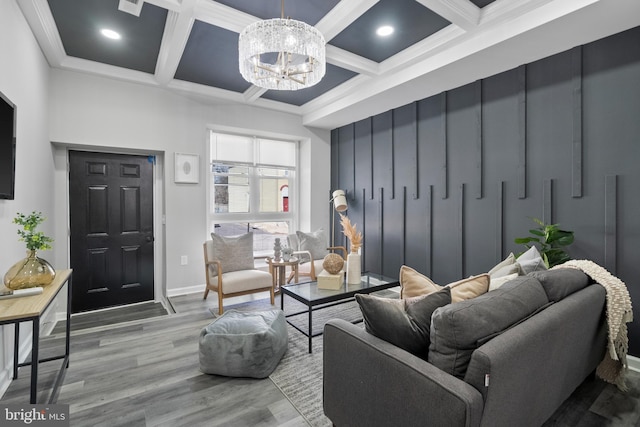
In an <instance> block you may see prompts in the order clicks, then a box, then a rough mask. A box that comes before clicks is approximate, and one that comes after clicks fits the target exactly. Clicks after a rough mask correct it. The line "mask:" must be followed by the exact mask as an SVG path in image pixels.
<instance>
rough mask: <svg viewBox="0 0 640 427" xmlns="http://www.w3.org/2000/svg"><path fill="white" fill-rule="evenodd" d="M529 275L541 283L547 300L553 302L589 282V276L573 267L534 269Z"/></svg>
mask: <svg viewBox="0 0 640 427" xmlns="http://www.w3.org/2000/svg"><path fill="white" fill-rule="evenodd" d="M529 276H531V277H535V278H536V279H537V280H538V281H539V282H540V283H541V284H542V287H543V288H544V291H545V292H546V293H547V297H548V298H549V301H554V302H555V301H560V300H561V299H563V298H564V297H566V296H568V295H571V294H572V293H574V292H576V291H579V290H580V289H582V288H584V287H586V286H587V285H588V284H589V283H591V279H589V276H587V275H586V274H584V273H583V272H582V271H580V270H576V269H573V268H558V269H556V270H545V271H535V272H533V273H530V274H529Z"/></svg>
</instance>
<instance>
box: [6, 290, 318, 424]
mask: <svg viewBox="0 0 640 427" xmlns="http://www.w3.org/2000/svg"><path fill="white" fill-rule="evenodd" d="M201 298H202V297H200V300H201ZM208 303H209V304H211V305H215V302H214V301H209V302H208ZM138 309H140V307H137V306H132V307H131V308H130V310H132V311H136V310H138ZM121 311H122V314H123V318H127V319H129V318H131V316H135V314H132V313H129V312H128V310H126V309H124V310H121ZM112 314H113V313H108V315H109V316H111V315H112ZM81 317H82V321H81V322H75V325H76V326H74V327H72V341H71V358H70V365H69V369H68V370H67V372H66V375H65V379H64V383H63V386H62V387H61V389H60V393H59V397H58V403H68V404H70V412H71V425H72V426H74V427H75V426H109V427H111V426H172V427H173V426H307V425H308V424H307V423H306V421H305V420H304V418H302V417H301V416H300V414H299V413H298V411H297V410H296V409H295V408H294V407H293V405H292V404H291V403H290V402H289V401H288V400H287V399H286V397H285V396H284V395H283V394H282V393H281V392H280V390H279V389H278V388H277V387H276V386H275V385H274V384H273V382H272V381H271V380H270V379H268V378H266V379H260V380H258V379H246V378H225V377H219V376H214V375H205V374H202V373H201V372H200V371H199V369H198V335H199V333H200V330H201V329H202V328H203V327H204V326H205V325H207V324H209V323H210V322H211V321H212V319H213V316H212V315H211V312H210V311H209V310H208V309H204V310H194V311H193V312H191V313H178V314H173V315H165V316H162V317H154V318H151V319H147V320H134V321H128V322H126V323H121V324H110V325H105V312H99V313H97V314H96V315H95V316H93V317H94V318H95V319H94V320H95V323H94V324H93V325H91V321H90V318H91V317H92V316H91V315H90V314H83V315H82V316H81ZM75 327H81V329H75ZM63 348H64V328H62V329H56V331H55V333H54V334H53V335H52V336H51V337H49V338H46V339H43V340H42V343H41V349H42V350H41V355H42V357H47V356H53V355H57V354H59V353H60V352H62V351H63ZM168 348H169V349H171V351H169V352H168V351H166V349H168ZM40 366H41V368H40V376H39V389H38V390H39V393H38V401H39V402H44V401H46V400H47V399H48V397H49V394H50V388H51V386H52V382H53V379H54V376H55V374H56V372H57V370H58V369H59V367H60V363H59V362H48V363H44V364H41V365H40ZM29 374H30V371H29V369H28V368H21V369H20V378H19V379H18V380H15V381H13V382H12V384H11V385H10V387H9V389H8V390H7V392H6V393H5V395H4V396H3V397H2V399H0V403H5V404H6V403H25V402H27V401H28V396H29V377H30V375H29Z"/></svg>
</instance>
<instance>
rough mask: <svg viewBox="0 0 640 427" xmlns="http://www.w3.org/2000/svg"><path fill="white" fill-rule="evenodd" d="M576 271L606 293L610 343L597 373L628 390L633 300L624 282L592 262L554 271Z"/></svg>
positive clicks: (576, 262)
mask: <svg viewBox="0 0 640 427" xmlns="http://www.w3.org/2000/svg"><path fill="white" fill-rule="evenodd" d="M556 268H574V269H578V270H582V271H583V272H584V273H585V274H586V275H587V276H589V277H591V278H592V279H593V280H594V281H596V282H597V283H599V284H600V285H602V286H603V287H604V289H605V290H606V292H607V312H606V313H607V326H608V333H609V341H608V344H607V350H608V351H607V353H606V354H605V356H604V359H603V360H602V362H600V365H598V368H597V369H596V374H597V375H598V376H599V377H600V378H602V379H603V380H605V381H607V382H609V383H611V384H615V385H616V386H617V387H618V388H619V389H620V390H626V386H625V383H624V376H625V373H626V371H627V368H628V365H627V350H628V348H629V338H628V337H627V323H629V322H632V321H633V311H632V309H631V297H630V296H629V291H628V290H627V287H626V285H625V284H624V282H623V281H622V280H620V279H618V278H617V277H615V276H614V275H613V274H611V273H609V272H608V271H607V270H606V269H605V268H604V267H601V266H599V265H598V264H596V263H594V262H593V261H588V260H571V261H567V262H565V263H564V264H561V265H557V266H555V267H553V268H552V270H553V269H556Z"/></svg>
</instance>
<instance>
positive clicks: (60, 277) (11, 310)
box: [0, 270, 71, 322]
mask: <svg viewBox="0 0 640 427" xmlns="http://www.w3.org/2000/svg"><path fill="white" fill-rule="evenodd" d="M69 276H71V270H57V271H56V277H55V278H54V279H53V282H51V283H50V284H49V285H47V286H45V287H44V288H43V291H42V293H41V294H38V295H31V296H25V297H18V298H7V299H2V300H0V322H2V321H7V320H16V319H23V318H24V319H26V318H31V317H36V316H40V315H42V313H43V312H44V310H45V309H46V308H47V306H48V305H49V303H50V302H51V300H52V299H53V297H54V296H55V295H56V294H57V292H58V291H59V290H60V288H61V287H62V285H64V284H65V283H66V282H67V280H68V279H69Z"/></svg>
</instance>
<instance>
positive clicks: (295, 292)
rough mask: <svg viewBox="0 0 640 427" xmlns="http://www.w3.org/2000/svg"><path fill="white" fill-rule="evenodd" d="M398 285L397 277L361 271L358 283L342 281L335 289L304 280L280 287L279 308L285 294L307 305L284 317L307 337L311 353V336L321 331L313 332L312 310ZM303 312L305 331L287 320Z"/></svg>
mask: <svg viewBox="0 0 640 427" xmlns="http://www.w3.org/2000/svg"><path fill="white" fill-rule="evenodd" d="M399 285H400V283H399V282H398V280H397V279H392V278H390V277H385V276H383V275H381V274H375V273H363V274H362V277H361V281H360V283H359V284H356V285H347V284H346V283H344V284H343V285H342V287H341V288H340V289H337V290H332V289H318V283H317V282H305V283H296V284H292V285H285V286H282V287H281V288H280V291H281V292H280V308H281V309H282V311H284V296H285V295H287V296H289V297H291V298H293V299H295V300H296V301H299V302H301V303H302V304H304V305H306V306H307V307H308V309H307V310H304V311H299V312H296V313H291V314H287V315H286V316H285V318H286V319H287V323H288V324H290V325H291V326H293V327H294V328H295V329H297V330H298V331H299V332H300V333H302V334H303V335H304V336H306V337H307V338H309V353H311V352H312V347H311V341H312V339H313V337H317V336H319V335H322V332H317V333H315V334H314V333H313V312H314V311H316V310H321V309H323V308H329V307H333V306H336V305H339V304H345V303H347V302H349V301H353V299H354V295H355V294H370V293H372V292H376V291H381V290H384V289H389V288H393V287H396V286H399ZM304 313H308V315H309V328H308V330H306V331H305V330H304V329H302V328H300V327H298V326H297V325H294V324H293V323H292V322H290V321H289V320H288V318H289V317H293V316H298V315H300V314H304ZM359 322H362V320H357V321H355V322H354V323H359Z"/></svg>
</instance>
